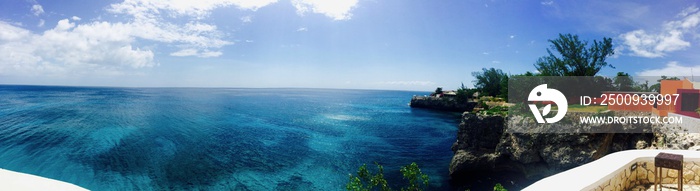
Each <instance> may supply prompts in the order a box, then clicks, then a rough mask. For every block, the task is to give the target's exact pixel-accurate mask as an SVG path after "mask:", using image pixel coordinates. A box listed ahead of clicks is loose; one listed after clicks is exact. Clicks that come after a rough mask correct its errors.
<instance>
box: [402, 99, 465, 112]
mask: <svg viewBox="0 0 700 191" xmlns="http://www.w3.org/2000/svg"><path fill="white" fill-rule="evenodd" d="M476 104H477V103H476V102H464V103H459V102H457V101H455V100H454V99H453V98H436V97H430V96H413V98H411V104H410V105H411V107H415V108H427V109H435V110H441V111H453V112H465V111H472V109H474V107H475V106H476Z"/></svg>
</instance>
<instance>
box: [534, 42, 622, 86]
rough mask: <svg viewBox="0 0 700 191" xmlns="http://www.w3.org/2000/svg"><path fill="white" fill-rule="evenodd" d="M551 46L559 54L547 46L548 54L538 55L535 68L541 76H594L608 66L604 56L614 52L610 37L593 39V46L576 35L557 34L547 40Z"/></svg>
mask: <svg viewBox="0 0 700 191" xmlns="http://www.w3.org/2000/svg"><path fill="white" fill-rule="evenodd" d="M549 42H550V43H552V45H551V47H550V48H552V49H553V50H555V51H557V52H558V53H559V55H560V57H559V56H557V55H555V54H554V53H552V51H551V50H550V49H549V48H548V49H547V53H548V54H549V55H547V56H544V57H540V58H539V59H538V60H537V62H536V63H535V68H537V70H538V71H540V74H541V75H543V76H595V75H596V74H597V73H598V72H599V71H600V70H601V69H602V68H603V67H606V66H609V67H611V68H615V67H614V66H613V65H611V64H608V63H607V62H606V61H605V58H607V57H608V56H612V55H613V54H615V51H614V49H613V47H612V39H611V38H603V40H602V41H597V40H593V46H591V47H588V48H586V46H588V42H587V41H581V40H579V38H578V35H572V34H559V38H557V39H554V40H549Z"/></svg>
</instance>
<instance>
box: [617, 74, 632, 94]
mask: <svg viewBox="0 0 700 191" xmlns="http://www.w3.org/2000/svg"><path fill="white" fill-rule="evenodd" d="M614 83H615V88H616V89H617V91H632V90H633V89H634V80H633V79H632V77H631V76H630V74H628V73H625V72H618V73H617V76H615V80H614Z"/></svg>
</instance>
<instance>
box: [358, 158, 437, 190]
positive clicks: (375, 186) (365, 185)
mask: <svg viewBox="0 0 700 191" xmlns="http://www.w3.org/2000/svg"><path fill="white" fill-rule="evenodd" d="M374 164H375V165H377V173H376V174H372V172H370V171H369V170H368V169H367V164H363V165H362V166H360V168H359V169H358V170H357V176H354V175H352V174H350V180H349V182H348V183H347V184H346V185H345V189H347V190H352V191H369V190H381V191H389V190H391V188H390V187H389V184H388V183H387V181H386V179H385V178H384V167H383V166H382V165H379V164H378V163H376V162H375V163H374ZM400 171H401V174H403V178H404V179H407V180H408V186H407V187H401V190H402V191H403V190H406V191H420V190H423V189H424V188H427V187H428V181H429V180H430V179H429V178H428V175H426V174H423V172H421V171H420V168H418V165H417V164H416V163H415V162H414V163H411V164H410V165H406V166H403V167H401V170H400Z"/></svg>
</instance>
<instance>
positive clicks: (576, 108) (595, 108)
mask: <svg viewBox="0 0 700 191" xmlns="http://www.w3.org/2000/svg"><path fill="white" fill-rule="evenodd" d="M556 109H558V108H557V107H552V110H556ZM605 110H608V106H607V105H588V106H584V105H569V110H568V111H570V112H588V113H597V112H602V111H605Z"/></svg>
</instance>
